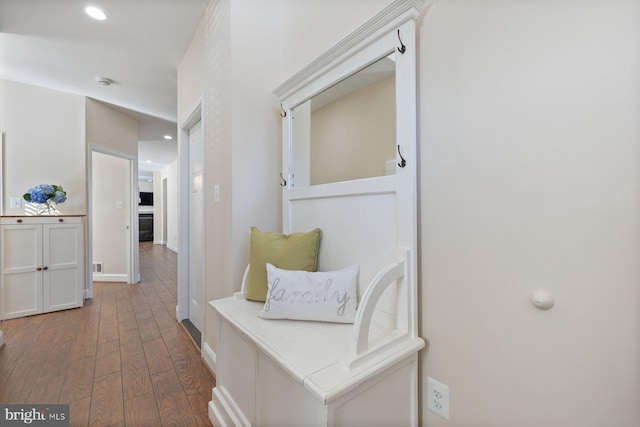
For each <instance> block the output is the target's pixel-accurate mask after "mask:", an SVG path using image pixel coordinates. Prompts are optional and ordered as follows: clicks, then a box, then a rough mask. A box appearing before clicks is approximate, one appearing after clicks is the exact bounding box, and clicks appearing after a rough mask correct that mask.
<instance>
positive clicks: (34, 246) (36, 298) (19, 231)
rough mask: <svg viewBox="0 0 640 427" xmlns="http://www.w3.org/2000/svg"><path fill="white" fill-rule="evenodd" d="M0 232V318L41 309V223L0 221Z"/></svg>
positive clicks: (17, 315) (40, 310) (19, 315)
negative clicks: (11, 223) (14, 223)
mask: <svg viewBox="0 0 640 427" xmlns="http://www.w3.org/2000/svg"><path fill="white" fill-rule="evenodd" d="M0 233H2V235H1V236H0V242H2V248H1V251H0V254H1V258H0V271H1V276H2V277H0V283H1V285H2V286H0V318H2V319H12V318H14V317H22V316H29V315H32V314H37V313H41V312H42V277H43V276H42V271H40V270H38V269H40V268H42V266H43V265H42V227H41V226H40V225H38V224H25V225H3V226H2V227H1V228H0Z"/></svg>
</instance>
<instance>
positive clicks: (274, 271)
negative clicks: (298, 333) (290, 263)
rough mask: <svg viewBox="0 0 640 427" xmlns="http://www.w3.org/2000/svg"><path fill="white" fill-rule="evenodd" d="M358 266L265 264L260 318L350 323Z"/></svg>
mask: <svg viewBox="0 0 640 427" xmlns="http://www.w3.org/2000/svg"><path fill="white" fill-rule="evenodd" d="M359 273H360V266H359V265H352V266H350V267H347V268H344V269H342V270H338V271H324V272H321V271H318V272H308V271H299V270H283V269H280V268H277V267H274V266H273V265H271V264H268V263H267V286H268V290H267V298H266V300H265V303H264V307H263V308H262V311H260V313H259V314H258V316H260V317H262V318H263V319H292V320H316V321H321V322H338V323H353V322H354V321H355V317H356V309H357V308H358V294H357V292H358V291H357V288H358V274H359Z"/></svg>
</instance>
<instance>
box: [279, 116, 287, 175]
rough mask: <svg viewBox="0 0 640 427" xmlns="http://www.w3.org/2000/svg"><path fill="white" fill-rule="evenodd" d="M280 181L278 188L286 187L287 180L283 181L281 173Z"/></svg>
mask: <svg viewBox="0 0 640 427" xmlns="http://www.w3.org/2000/svg"><path fill="white" fill-rule="evenodd" d="M285 114H286V113H285ZM280 179H281V180H282V182H281V183H280V187H286V186H287V180H286V179H284V177H283V176H282V172H280Z"/></svg>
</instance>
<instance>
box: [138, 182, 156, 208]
mask: <svg viewBox="0 0 640 427" xmlns="http://www.w3.org/2000/svg"><path fill="white" fill-rule="evenodd" d="M138 191H143V192H145V193H153V182H149V181H148V180H146V179H145V180H139V181H138ZM154 202H155V199H154Z"/></svg>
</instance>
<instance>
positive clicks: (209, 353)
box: [202, 342, 217, 374]
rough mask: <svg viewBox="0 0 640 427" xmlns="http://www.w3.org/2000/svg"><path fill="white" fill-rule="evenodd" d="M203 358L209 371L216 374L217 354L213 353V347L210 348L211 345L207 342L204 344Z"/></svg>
mask: <svg viewBox="0 0 640 427" xmlns="http://www.w3.org/2000/svg"><path fill="white" fill-rule="evenodd" d="M202 358H203V359H204V361H205V363H206V364H207V366H208V367H209V369H211V372H213V373H214V374H216V368H217V366H216V363H217V357H216V353H215V352H214V351H213V349H212V348H211V347H209V344H207V343H206V342H203V343H202Z"/></svg>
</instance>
